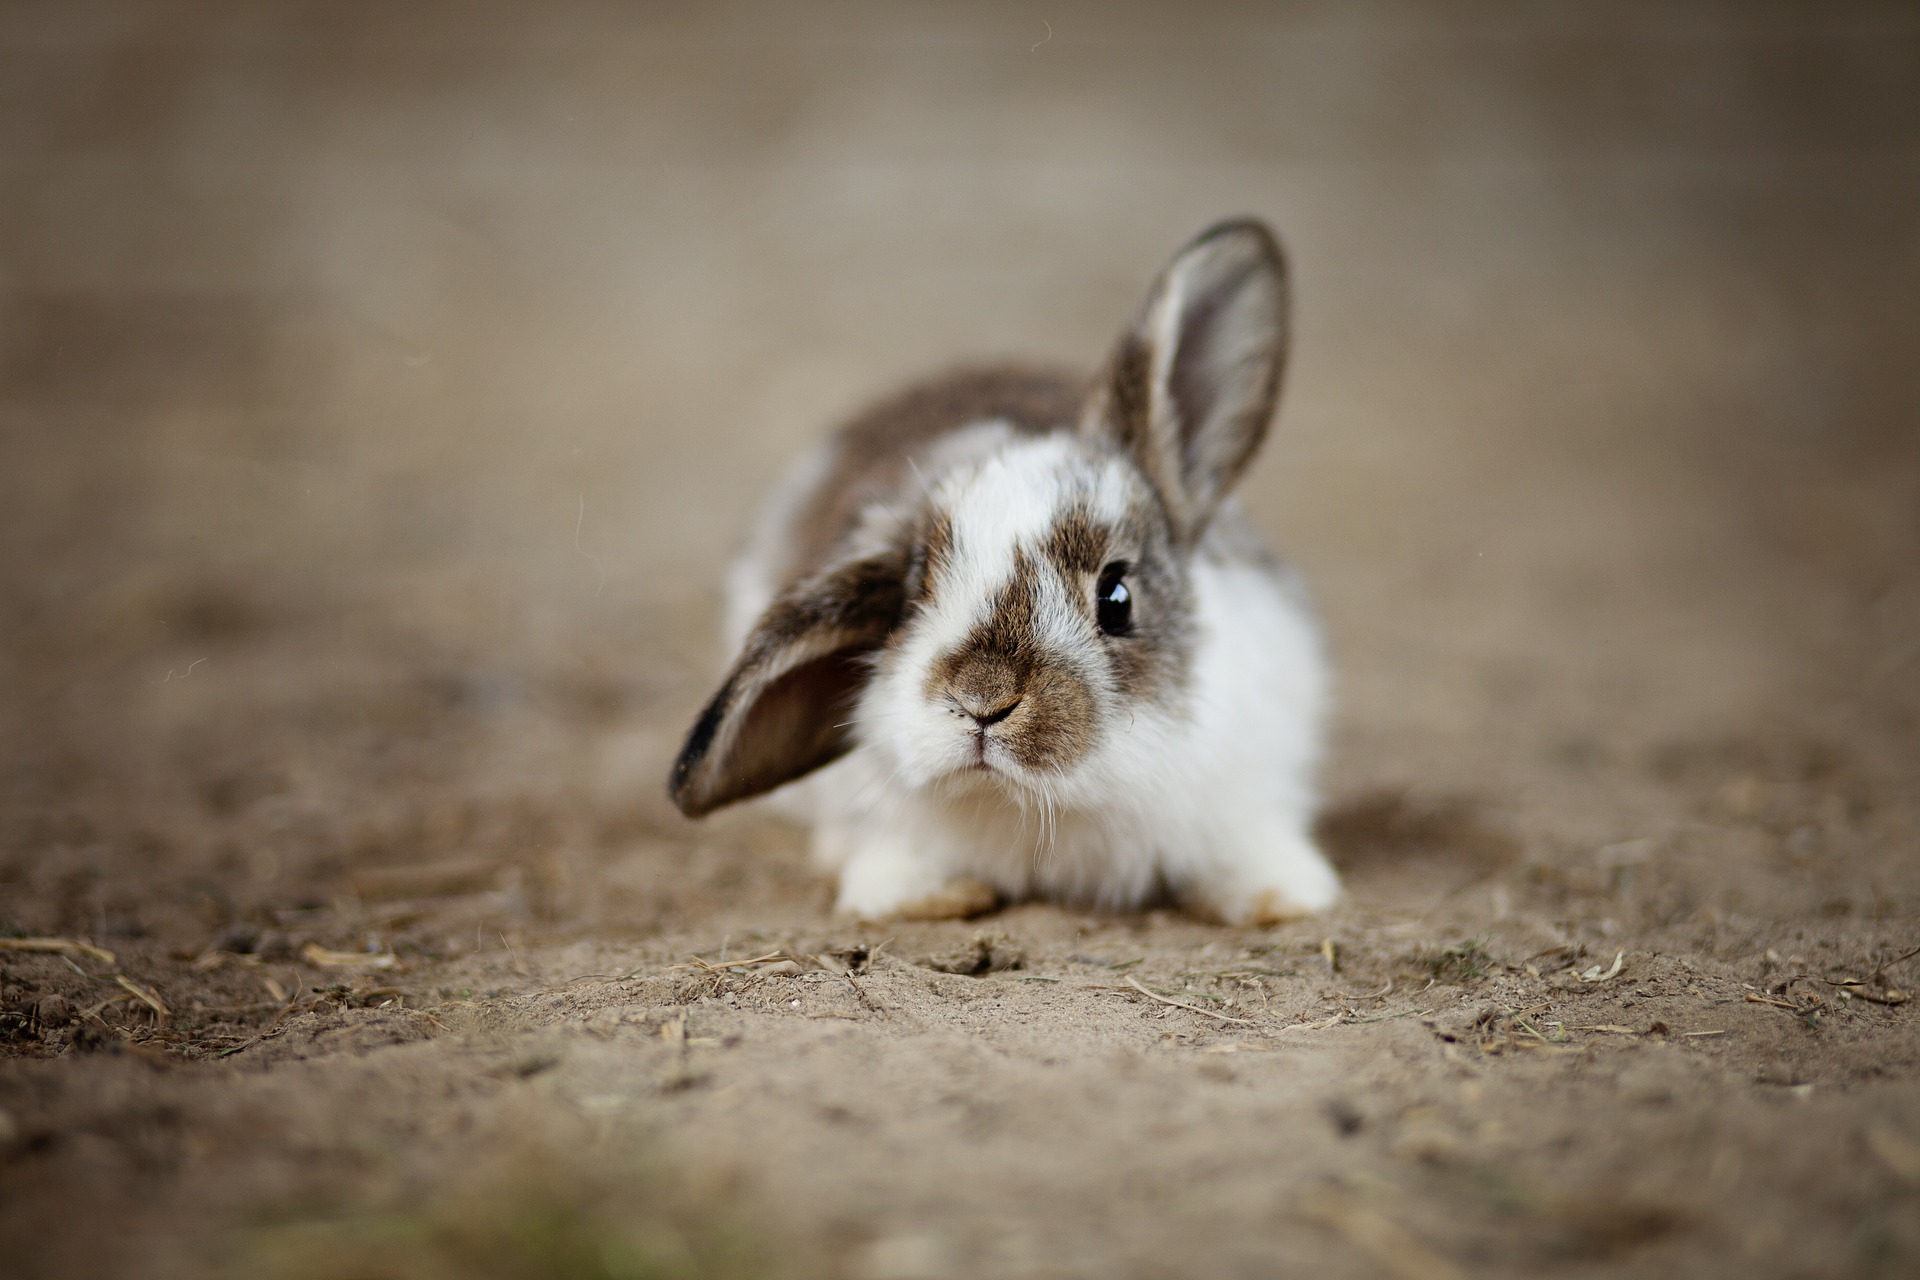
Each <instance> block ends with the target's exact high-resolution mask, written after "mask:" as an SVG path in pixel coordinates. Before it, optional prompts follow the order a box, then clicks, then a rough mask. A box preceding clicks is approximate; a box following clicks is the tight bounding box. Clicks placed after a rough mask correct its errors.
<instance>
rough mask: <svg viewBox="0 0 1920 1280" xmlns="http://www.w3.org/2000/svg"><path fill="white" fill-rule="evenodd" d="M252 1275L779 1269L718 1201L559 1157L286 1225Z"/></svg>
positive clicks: (264, 1245) (490, 1278)
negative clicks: (572, 1165)
mask: <svg viewBox="0 0 1920 1280" xmlns="http://www.w3.org/2000/svg"><path fill="white" fill-rule="evenodd" d="M240 1253H241V1256H240V1257H239V1258H238V1259H237V1262H238V1265H237V1266H236V1267H235V1269H234V1274H235V1275H237V1276H239V1275H244V1276H246V1277H248V1278H249V1280H746V1278H747V1277H763V1276H768V1275H770V1274H772V1268H771V1267H770V1265H769V1262H768V1256H767V1254H766V1252H765V1250H764V1249H762V1248H761V1247H760V1246H759V1244H758V1243H757V1242H756V1241H755V1240H754V1239H753V1238H752V1237H751V1235H750V1234H749V1233H748V1232H747V1231H746V1230H745V1229H744V1228H743V1227H742V1225H741V1224H739V1223H738V1222H737V1221H735V1220H733V1219H732V1218H731V1217H730V1216H729V1215H728V1214H727V1213H726V1212H725V1211H724V1210H722V1209H721V1208H720V1207H719V1206H717V1205H716V1204H714V1203H712V1202H711V1201H710V1200H709V1201H707V1202H702V1201H701V1200H699V1199H697V1198H695V1197H692V1196H690V1195H687V1194H685V1193H683V1192H681V1191H679V1190H677V1189H674V1188H670V1187H667V1186H665V1185H663V1184H662V1183H661V1182H660V1181H659V1180H657V1179H656V1178H653V1177H649V1176H639V1175H635V1176H629V1177H610V1176H606V1175H599V1176H588V1175H585V1174H583V1173H581V1172H578V1171H576V1170H572V1169H569V1168H567V1167H565V1166H564V1165H562V1164H560V1163H559V1162H557V1161H553V1160H547V1159H534V1160H532V1161H519V1162H515V1164H514V1165H513V1166H512V1167H511V1168H510V1169H505V1170H496V1171H494V1172H492V1173H490V1174H481V1175H476V1176H471V1177H466V1178H461V1179H457V1180H454V1181H453V1182H451V1183H449V1184H448V1185H444V1186H440V1187H436V1188H434V1189H432V1190H431V1191H429V1192H428V1193H427V1194H425V1195H424V1196H421V1197H418V1198H417V1199H415V1200H413V1201H410V1202H406V1203H400V1204H392V1205H384V1206H364V1207H355V1208H343V1209H338V1210H335V1211H332V1212H325V1213H318V1214H314V1215H303V1216H298V1217H293V1218H288V1219H283V1220H281V1221H279V1222H276V1223H273V1224H271V1225H267V1226H263V1227H260V1228H257V1229H255V1230H253V1231H251V1232H249V1233H248V1234H247V1236H246V1237H245V1238H244V1240H243V1242H242V1248H241V1251H240Z"/></svg>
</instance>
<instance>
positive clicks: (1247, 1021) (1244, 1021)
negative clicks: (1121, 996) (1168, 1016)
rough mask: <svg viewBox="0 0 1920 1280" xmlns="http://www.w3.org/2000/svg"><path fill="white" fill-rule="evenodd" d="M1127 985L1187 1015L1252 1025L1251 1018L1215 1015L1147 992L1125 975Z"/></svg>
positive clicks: (1182, 1002) (1156, 992)
mask: <svg viewBox="0 0 1920 1280" xmlns="http://www.w3.org/2000/svg"><path fill="white" fill-rule="evenodd" d="M1127 985H1128V986H1130V987H1132V988H1133V989H1134V990H1135V991H1138V992H1139V993H1140V994H1141V995H1143V996H1145V997H1146V998H1147V999H1149V1000H1158V1001H1159V1002H1160V1003H1161V1004H1170V1005H1172V1006H1173V1007H1174V1008H1176V1009H1185V1010H1186V1011H1187V1012H1188V1013H1198V1014H1201V1015H1203V1016H1205V1017H1208V1018H1215V1019H1218V1020H1219V1021H1221V1022H1232V1023H1237V1024H1239V1025H1240V1026H1243V1027H1250V1026H1252V1025H1253V1019H1251V1018H1235V1017H1231V1016H1229V1015H1227V1014H1224V1013H1215V1012H1214V1011H1213V1010H1211V1009H1202V1008H1201V1007H1200V1006H1199V1005H1197V1004H1188V1003H1187V1002H1186V1001H1184V1000H1175V999H1174V998H1173V997H1172V996H1163V995H1161V994H1160V993H1159V992H1158V991H1149V990H1148V989H1147V988H1145V987H1143V986H1141V985H1140V980H1139V979H1138V978H1136V977H1134V976H1133V975H1132V974H1128V975H1127Z"/></svg>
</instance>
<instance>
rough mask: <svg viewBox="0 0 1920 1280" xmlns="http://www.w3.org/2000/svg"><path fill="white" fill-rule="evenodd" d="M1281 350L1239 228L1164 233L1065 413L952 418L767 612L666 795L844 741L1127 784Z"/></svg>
mask: <svg viewBox="0 0 1920 1280" xmlns="http://www.w3.org/2000/svg"><path fill="white" fill-rule="evenodd" d="M1286 348H1287V281H1286V268H1285V262H1284V259H1283V257H1282V255H1281V251H1280V247H1279V245H1278V244H1277V243H1276V242H1275V240H1274V238H1273V236H1272V235H1271V233H1269V232H1268V231H1267V230H1266V228H1265V227H1264V226H1262V225H1261V224H1259V223H1257V222H1253V221H1235V222H1228V223H1223V224H1221V225H1219V226H1217V227H1215V228H1213V229H1212V230H1210V231H1208V232H1206V233H1205V234H1203V235H1202V236H1200V237H1199V238H1198V239H1196V240H1194V241H1193V242H1192V243H1190V244H1189V245H1187V246H1186V248H1184V249H1182V250H1181V251H1180V253H1179V254H1178V255H1177V256H1176V257H1175V258H1174V260H1173V262H1172V263H1171V264H1170V265H1169V266H1168V267H1167V269H1166V270H1165V271H1164V272H1163V273H1162V274H1161V276H1160V278H1159V279H1158V280H1157V281H1156V282H1155V284H1154V287H1153V289H1152V290H1151V292H1150V293H1149V295H1148V297H1147V300H1146V303H1145V305H1144V306H1143V307H1142V309H1141V311H1140V313H1139V315H1138V317H1137V318H1136V319H1135V320H1134V322H1133V323H1132V324H1131V325H1129V326H1128V327H1127V329H1126V330H1125V331H1124V332H1123V333H1122V335H1121V337H1120V341H1119V343H1118V344H1117V346H1116V348H1115V350H1114V352H1113V355H1112V357H1111V359H1110V360H1109V362H1108V364H1107V366H1106V368H1105V371H1104V372H1103V373H1102V375H1101V376H1100V377H1099V378H1098V379H1097V380H1096V381H1095V382H1094V384H1093V386H1092V389H1091V390H1090V391H1089V393H1088V394H1087V396H1086V398H1085V400H1084V402H1083V404H1082V408H1081V410H1080V414H1079V419H1078V421H1077V422H1062V423H1060V424H1058V425H1059V429H1058V430H1054V431H1050V432H1043V433H1039V434H1032V433H1020V432H1016V431H1015V430H1013V429H1012V428H1011V427H1010V426H1008V425H1006V424H1004V423H1001V424H994V423H982V424H976V425H973V426H970V427H968V428H966V429H964V430H962V431H958V432H955V433H953V434H951V435H950V436H949V437H947V438H946V439H945V440H943V441H942V442H940V443H938V444H936V445H934V446H931V447H930V448H928V449H927V450H926V451H925V452H924V453H922V454H921V455H920V456H919V458H918V460H917V462H916V464H915V467H914V470H913V472H912V474H913V477H914V479H913V483H912V484H910V485H908V486H906V487H905V488H903V489H902V491H901V492H899V493H897V494H891V495H889V496H888V498H887V500H885V501H876V502H873V503H870V504H868V505H867V506H866V507H865V508H864V509H863V510H862V511H861V513H860V515H859V517H858V519H857V521H856V523H855V525H854V527H853V529H852V531H851V533H850V534H849V535H848V536H847V537H846V538H845V539H843V540H842V543H841V546H840V548H839V552H838V554H837V556H836V557H835V558H834V559H832V561H831V562H830V563H828V564H827V565H826V567H824V568H822V569H820V570H819V571H817V572H815V573H812V574H810V575H808V576H806V577H804V578H803V579H801V580H800V581H798V582H795V583H793V584H792V585H791V586H789V587H788V588H787V589H786V590H785V591H784V592H782V593H781V594H780V596H779V597H778V598H777V599H776V600H775V601H774V602H773V604H772V605H771V606H770V607H769V608H768V609H767V610H766V612H765V613H764V614H763V615H762V616H761V618H760V619H759V621H758V623H757V624H756V625H755V626H754V627H753V629H752V631H751V634H750V635H749V636H748V638H747V640H746V643H745V645H744V647H743V650H742V652H741V654H740V655H739V658H738V659H737V661H736V662H735V664H734V666H733V669H732V671H731V672H730V673H729V675H728V677H727V679H726V681H725V683H724V684H723V685H722V687H721V689H720V691H719V693H718V694H716V695H715V697H714V698H713V700H712V702H711V703H710V704H709V705H708V706H707V708H706V710H705V712H704V713H703V714H702V715H701V717H700V719H699V721H698V722H697V723H696V724H695V725H694V728H693V731H692V732H691V733H690V734H689V736H688V738H687V742H686V745H685V747H684V749H683V750H682V752H681V755H680V758H679V761H678V762H677V764H676V765H675V767H674V772H673V776H672V779H671V781H670V784H669V788H670V791H671V794H672V796H673V799H674V801H675V803H677V804H678V805H679V806H680V808H681V809H682V810H683V811H684V812H686V813H688V814H689V815H693V816H698V815H700V814H703V813H706V812H708V811H710V810H712V809H715V808H718V807H720V806H722V805H725V804H729V803H732V802H733V801H736V800H741V799H745V798H747V797H749V796H753V795H757V794H759V793H761V792H763V791H767V790H769V789H771V788H773V787H776V786H778V785H780V784H781V783H784V782H786V781H789V780H791V779H793V778H797V777H799V776H801V775H802V774H805V773H807V772H809V771H810V770H812V769H815V768H817V767H819V766H821V765H823V764H826V763H828V762H830V761H832V760H833V759H835V758H836V757H838V756H840V755H841V754H843V753H844V752H846V751H848V750H850V749H851V748H852V747H854V746H856V745H861V746H864V747H867V748H870V749H872V750H875V751H877V752H880V753H881V754H882V755H883V757H884V758H885V761H886V764H885V767H886V768H887V769H889V770H891V771H892V774H893V781H892V783H890V785H893V786H899V787H905V788H915V789H919V788H945V789H952V790H955V791H968V790H975V789H981V788H987V789H996V790H999V791H1002V792H1004V793H1005V794H1007V795H1008V796H1009V797H1011V798H1012V799H1014V800H1016V801H1018V802H1021V803H1026V802H1028V801H1030V800H1040V801H1043V802H1045V803H1047V804H1049V805H1051V804H1056V803H1057V804H1064V805H1099V804H1103V803H1115V802H1120V801H1125V800H1127V799H1129V798H1135V793H1137V790H1138V788H1139V787H1140V786H1142V785H1143V784H1144V782H1145V780H1146V779H1148V778H1150V777H1151V775H1152V772H1153V765H1154V753H1155V752H1156V751H1158V750H1161V749H1162V746H1163V742H1164V740H1165V738H1166V737H1167V735H1166V734H1164V733H1163V732H1161V727H1162V726H1165V725H1169V724H1171V723H1173V722H1175V721H1177V720H1178V719H1179V718H1180V717H1181V715H1182V714H1183V709H1184V706H1185V698H1186V695H1187V693H1188V691H1189V688H1190V686H1191V683H1192V680H1191V677H1192V671H1191V662H1192V654H1193V648H1194V642H1195V634H1196V628H1197V627H1198V626H1199V625H1200V622H1199V620H1198V619H1197V618H1196V617H1195V614H1194V604H1193V591H1192V584H1191V578H1192V572H1193V567H1194V560H1195V557H1196V555H1197V554H1198V551H1199V548H1200V544H1201V541H1202V538H1203V537H1204V535H1205V534H1206V532H1207V530H1208V528H1209V525H1210V523H1211V522H1212V520H1213V518H1214V516H1215V515H1216V513H1217V512H1218V511H1219V509H1220V506H1221V504H1222V502H1223V501H1224V500H1225V498H1226V496H1227V494H1228V492H1229V490H1230V489H1231V488H1232V487H1233V485H1234V483H1235V481H1236V480H1237V479H1238V478H1239V476H1240V475H1241V473H1242V472H1243V471H1244V470H1245V468H1246V466H1247V464H1248V462H1249V461H1250V460H1251V459H1252V457H1253V455H1254V453H1255V451H1256V450H1257V449H1258V448H1259V446H1260V442H1261V440H1262V439H1263V437H1264V436H1265V434H1266V430H1267V424H1268V421H1269V419H1270V418H1271V417H1272V413H1273V406H1274V401H1275V398H1276V396H1277V395H1278V392H1279V387H1280V378H1281V373H1282V369H1283V367H1284V364H1285V356H1286Z"/></svg>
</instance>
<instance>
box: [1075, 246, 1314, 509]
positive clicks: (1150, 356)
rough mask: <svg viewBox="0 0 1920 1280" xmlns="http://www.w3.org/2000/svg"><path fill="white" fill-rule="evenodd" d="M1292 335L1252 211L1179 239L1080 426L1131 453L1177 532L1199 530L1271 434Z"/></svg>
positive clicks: (1275, 265) (1282, 287) (1270, 252)
mask: <svg viewBox="0 0 1920 1280" xmlns="http://www.w3.org/2000/svg"><path fill="white" fill-rule="evenodd" d="M1287 336H1288V334H1287V265H1286V258H1285V255H1283V254H1282V252H1281V250H1280V245H1279V242H1278V241H1276V240H1275V239H1274V236H1273V233H1272V232H1271V231H1269V230H1267V228H1266V227H1265V226H1264V225H1263V224H1261V223H1259V222H1256V221H1253V220H1252V219H1241V220H1237V221H1233V222H1223V223H1221V224H1219V225H1218V226H1216V227H1213V228H1212V229H1210V230H1208V231H1206V232H1205V233H1203V234H1202V235H1200V236H1199V237H1198V238H1197V239H1195V240H1194V241H1193V242H1192V243H1190V244H1188V245H1187V247H1186V248H1184V249H1182V250H1181V251H1180V252H1179V254H1177V255H1176V256H1175V257H1174V260H1173V261H1172V263H1170V264H1169V265H1168V267H1167V269H1166V270H1165V271H1164V272H1162V273H1161V276H1160V278H1159V279H1158V280H1157V281H1155V282H1154V286H1153V290H1152V292H1151V293H1149V294H1148V295H1147V301H1146V305H1145V306H1144V307H1143V308H1142V309H1141V312H1140V315H1139V317H1138V318H1137V319H1136V320H1135V321H1134V323H1133V325H1132V326H1131V327H1130V328H1129V329H1128V330H1127V331H1126V332H1125V333H1124V334H1122V335H1121V337H1120V344H1119V346H1118V347H1117V348H1116V349H1115V351H1114V354H1113V360H1112V363H1111V364H1110V365H1109V367H1108V370H1107V373H1106V376H1105V378H1104V379H1103V380H1102V381H1101V383H1100V384H1099V385H1098V386H1096V387H1095V389H1094V394H1093V396H1092V398H1091V399H1090V401H1089V403H1088V407H1087V415H1086V418H1085V421H1084V422H1083V429H1085V430H1087V431H1089V432H1093V433H1096V434H1102V435H1106V436H1108V437H1110V438H1114V439H1116V440H1117V441H1118V443H1119V444H1120V445H1121V446H1122V447H1123V448H1124V449H1126V450H1127V452H1129V453H1130V454H1131V455H1132V456H1133V458H1134V461H1135V462H1136V463H1137V464H1138V465H1139V467H1140V469H1141V470H1142V471H1144V472H1145V473H1146V476H1147V479H1148V480H1149V481H1151V482H1152V484H1153V486H1154V487H1155V489H1157V490H1158V491H1159V493H1160V497H1161V500H1162V501H1163V502H1164V503H1165V504H1166V508H1167V515H1168V518H1169V519H1170V520H1171V521H1172V523H1173V531H1174V536H1175V538H1176V540H1178V541H1180V542H1184V543H1188V544H1191V543H1192V542H1193V540H1195V539H1197V538H1198V537H1199V536H1200V534H1201V533H1202V532H1203V531H1204V530H1205V529H1206V526H1207V521H1208V520H1209V519H1211V518H1212V516H1213V513H1214V511H1215V510H1216V509H1217V508H1218V506H1219V505H1220V500H1221V499H1222V498H1223V497H1225V496H1226V494H1227V491H1228V490H1230V489H1231V488H1232V487H1233V485H1234V482H1235V481H1237V480H1238V479H1239V478H1240V473H1241V472H1242V471H1244V470H1245V469H1246V466H1247V463H1248V462H1249V461H1251V460H1252V458H1253V455H1254V452H1255V451H1256V450H1258V449H1259V447H1260V442H1261V440H1262V439H1264V438H1265V437H1266V434H1267V423H1268V421H1269V420H1270V419H1271V418H1272V417H1273V406H1274V401H1275V400H1276V399H1277V398H1278V396H1279V394H1280V375H1281V373H1282V371H1283V370H1284V369H1285V367H1286V362H1287Z"/></svg>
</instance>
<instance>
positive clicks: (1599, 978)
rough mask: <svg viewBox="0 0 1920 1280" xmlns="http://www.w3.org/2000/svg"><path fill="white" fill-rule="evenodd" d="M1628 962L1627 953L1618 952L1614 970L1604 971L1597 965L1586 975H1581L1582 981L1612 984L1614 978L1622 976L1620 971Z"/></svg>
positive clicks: (1614, 961) (1615, 957)
mask: <svg viewBox="0 0 1920 1280" xmlns="http://www.w3.org/2000/svg"><path fill="white" fill-rule="evenodd" d="M1626 961H1627V953H1626V952H1624V951H1617V952H1615V953H1614V956H1613V967H1612V968H1610V969H1607V970H1604V971H1603V970H1602V969H1601V968H1600V966H1599V965H1597V964H1596V965H1594V966H1593V967H1592V968H1591V969H1588V970H1587V971H1586V972H1585V973H1583V974H1581V975H1580V981H1582V982H1610V981H1612V980H1613V979H1614V978H1617V977H1619V976H1620V969H1621V967H1622V966H1623V965H1625V964H1626Z"/></svg>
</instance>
